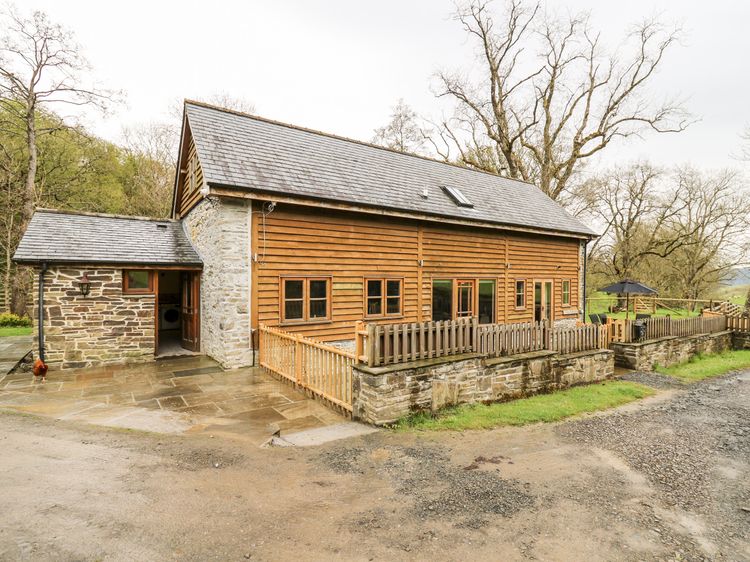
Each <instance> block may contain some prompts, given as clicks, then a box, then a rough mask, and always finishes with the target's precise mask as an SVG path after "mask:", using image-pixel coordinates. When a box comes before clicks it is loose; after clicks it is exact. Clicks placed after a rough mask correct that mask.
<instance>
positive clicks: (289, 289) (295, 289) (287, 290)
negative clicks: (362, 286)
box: [284, 279, 302, 299]
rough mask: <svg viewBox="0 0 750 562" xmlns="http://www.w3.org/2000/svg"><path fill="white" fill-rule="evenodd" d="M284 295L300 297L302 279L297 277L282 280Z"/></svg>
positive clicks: (290, 297) (292, 297) (286, 296)
mask: <svg viewBox="0 0 750 562" xmlns="http://www.w3.org/2000/svg"><path fill="white" fill-rule="evenodd" d="M284 297H285V298H287V299H301V298H302V281H301V280H298V279H295V280H288V281H284Z"/></svg>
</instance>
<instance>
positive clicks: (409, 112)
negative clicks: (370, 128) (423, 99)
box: [372, 98, 425, 153]
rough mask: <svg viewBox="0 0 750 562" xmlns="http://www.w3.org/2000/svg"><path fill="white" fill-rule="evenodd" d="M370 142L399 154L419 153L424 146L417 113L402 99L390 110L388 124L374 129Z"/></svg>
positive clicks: (423, 136)
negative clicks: (399, 152)
mask: <svg viewBox="0 0 750 562" xmlns="http://www.w3.org/2000/svg"><path fill="white" fill-rule="evenodd" d="M372 142H373V144H378V145H380V146H384V147H386V148H391V149H393V150H399V151H401V152H412V153H420V152H421V151H422V149H423V148H424V144H425V132H424V130H423V128H422V126H421V125H420V122H419V117H418V116H417V113H416V112H415V111H414V110H413V109H412V108H411V107H409V106H408V105H407V104H406V102H404V100H403V98H402V99H399V100H398V102H397V103H396V105H394V106H393V107H392V108H391V119H390V121H389V122H388V124H387V125H385V126H384V127H380V128H378V129H375V136H374V137H373V138H372Z"/></svg>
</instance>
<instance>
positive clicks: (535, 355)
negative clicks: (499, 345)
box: [484, 349, 560, 367]
mask: <svg viewBox="0 0 750 562" xmlns="http://www.w3.org/2000/svg"><path fill="white" fill-rule="evenodd" d="M553 355H560V354H559V353H557V351H552V350H549V349H542V350H540V351H530V352H528V353H518V354H516V355H504V356H502V357H488V358H487V359H485V360H484V364H485V365H486V366H487V367H492V366H494V365H502V364H504V363H515V362H516V361H529V360H531V359H543V358H545V357H552V356H553Z"/></svg>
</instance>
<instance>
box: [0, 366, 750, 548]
mask: <svg viewBox="0 0 750 562" xmlns="http://www.w3.org/2000/svg"><path fill="white" fill-rule="evenodd" d="M655 376H656V375H647V374H643V375H633V376H632V377H633V378H634V379H637V380H639V381H640V382H643V383H645V384H652V385H654V386H658V387H659V388H660V391H659V393H658V394H657V395H656V396H654V397H652V398H649V399H646V400H644V401H642V402H639V403H633V404H629V405H627V406H624V407H622V408H620V409H618V410H614V411H609V412H603V413H599V414H595V415H589V416H585V417H582V418H579V419H577V420H574V421H569V422H563V423H558V424H539V425H534V426H528V427H522V428H501V429H497V430H493V431H469V432H463V433H457V432H435V433H394V432H387V431H382V432H378V433H376V434H372V435H368V436H364V437H357V438H352V439H349V440H346V441H339V442H334V443H329V444H327V445H324V446H321V447H312V448H270V449H259V448H257V447H255V446H251V445H250V444H249V443H248V442H246V441H245V440H240V441H236V440H230V439H228V438H224V437H220V436H219V435H218V434H217V435H213V436H211V435H210V434H206V433H200V434H195V435H184V436H175V435H156V434H148V433H141V432H132V431H128V432H126V431H122V430H119V431H118V430H110V429H106V428H103V427H100V426H90V425H85V424H82V423H80V422H69V421H54V420H51V419H46V418H38V417H34V416H28V415H26V416H22V415H18V414H15V413H2V412H1V411H0V448H1V449H2V451H3V454H2V455H0V497H2V502H0V521H2V525H0V560H34V561H37V560H55V561H67V560H114V561H119V560H145V561H148V560H181V561H182V560H201V561H203V560H240V561H242V560H295V561H297V560H354V561H359V560H365V561H370V560H374V561H379V560H383V561H393V560H409V561H411V560H430V561H431V562H435V561H442V560H497V559H503V560H571V561H579V560H587V561H589V560H632V561H640V560H731V561H747V560H750V510H748V511H746V509H750V469H749V462H750V441H749V440H750V373H745V374H734V375H730V376H726V377H723V378H721V379H714V380H713V381H710V382H704V383H700V384H697V385H693V386H685V385H680V384H672V383H671V382H670V381H664V379H661V378H653V377H655Z"/></svg>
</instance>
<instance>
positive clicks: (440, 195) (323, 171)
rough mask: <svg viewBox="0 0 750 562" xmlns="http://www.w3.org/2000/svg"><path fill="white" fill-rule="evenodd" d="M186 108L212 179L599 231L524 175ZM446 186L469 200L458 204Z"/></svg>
mask: <svg viewBox="0 0 750 562" xmlns="http://www.w3.org/2000/svg"><path fill="white" fill-rule="evenodd" d="M185 112H186V116H187V121H188V124H189V126H190V131H191V133H192V135H193V139H194V141H195V144H196V149H197V151H198V158H199V160H200V163H201V166H202V169H203V174H204V177H205V178H206V181H207V183H208V184H209V186H211V185H214V186H222V187H231V188H236V189H243V190H256V191H262V192H265V193H269V194H279V195H286V196H294V197H303V198H312V199H317V200H325V201H333V202H337V203H345V204H346V203H348V204H352V205H357V206H369V207H377V208H381V209H390V210H394V211H401V212H409V213H416V214H419V215H429V216H431V217H436V218H438V219H439V218H440V217H450V218H453V219H461V220H468V221H472V222H478V223H494V224H501V225H509V226H516V227H528V228H533V229H540V230H545V231H555V232H559V233H566V234H573V235H578V236H584V237H592V236H596V234H595V233H594V232H593V231H592V230H591V229H589V228H588V227H587V226H586V225H584V224H583V223H581V222H580V221H578V220H577V219H576V218H574V217H573V216H572V215H570V214H569V213H568V212H567V211H565V210H564V209H563V208H562V207H561V206H560V205H558V204H557V203H556V202H555V201H553V200H552V199H550V198H549V197H547V196H546V195H545V194H544V193H542V191H541V190H539V189H538V188H537V187H536V186H534V185H532V184H529V183H525V182H521V181H517V180H512V179H509V178H504V177H500V176H497V175H494V174H488V173H484V172H479V171H476V170H470V169H467V168H463V167H459V166H454V165H451V164H446V163H445V162H440V161H437V160H432V159H429V158H423V157H420V156H415V155H411V154H404V153H401V152H397V151H393V150H389V149H385V148H380V147H377V146H374V145H370V144H366V143H362V142H359V141H354V140H351V139H345V138H342V137H337V136H333V135H329V134H325V133H321V132H318V131H312V130H309V129H303V128H300V127H295V126H292V125H288V124H284V123H278V122H276V121H270V120H267V119H263V118H259V117H255V116H251V115H246V114H241V113H237V112H234V111H230V110H224V109H221V108H217V107H213V106H208V105H206V104H203V103H200V102H192V101H186V102H185ZM444 186H453V187H457V188H459V189H460V190H461V191H462V192H463V194H464V195H465V196H466V197H467V198H468V199H469V200H470V201H471V202H472V203H473V204H474V206H473V207H471V208H470V207H459V206H457V205H456V203H455V202H454V201H453V200H452V199H451V198H450V197H449V196H448V194H447V193H445V191H444V190H443V189H442V187H444ZM425 189H426V190H427V195H428V196H427V198H424V197H423V194H424V192H425Z"/></svg>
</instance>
